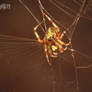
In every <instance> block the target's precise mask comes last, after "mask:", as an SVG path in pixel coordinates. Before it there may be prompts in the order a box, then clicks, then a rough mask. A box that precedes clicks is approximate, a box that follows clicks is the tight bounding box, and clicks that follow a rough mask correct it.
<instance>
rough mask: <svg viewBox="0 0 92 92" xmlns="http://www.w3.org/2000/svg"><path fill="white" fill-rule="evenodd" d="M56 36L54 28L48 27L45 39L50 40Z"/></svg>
mask: <svg viewBox="0 0 92 92" xmlns="http://www.w3.org/2000/svg"><path fill="white" fill-rule="evenodd" d="M56 36H57V34H56V29H55V28H54V27H49V28H48V31H47V35H46V38H47V39H51V38H53V37H54V38H56Z"/></svg>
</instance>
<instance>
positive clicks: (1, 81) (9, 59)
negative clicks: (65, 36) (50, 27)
mask: <svg viewBox="0 0 92 92" xmlns="http://www.w3.org/2000/svg"><path fill="white" fill-rule="evenodd" d="M57 1H59V2H61V3H63V4H65V5H67V6H68V7H70V8H72V9H73V10H74V11H75V12H76V14H77V12H78V9H79V6H80V4H81V0H80V1H79V3H78V2H77V3H76V1H77V0H74V2H73V0H71V1H70V0H57ZM23 2H24V3H25V4H26V5H27V6H28V7H29V8H30V9H31V11H32V12H33V13H34V15H35V16H36V17H37V19H39V20H40V21H41V20H42V15H41V12H40V9H39V4H38V2H37V1H36V0H24V1H23ZM42 3H43V5H44V7H45V8H46V10H47V11H48V12H49V13H50V14H51V15H52V16H53V17H54V18H55V19H56V20H57V21H59V22H60V24H63V25H65V26H68V25H69V24H70V23H72V22H73V19H74V18H71V17H70V16H69V15H67V14H65V13H64V12H62V11H61V10H59V9H58V8H56V7H55V6H54V5H53V4H52V3H51V2H49V0H43V1H42ZM2 4H9V5H10V6H8V9H7V8H6V9H3V8H0V35H8V36H9V35H10V36H16V37H23V38H31V39H36V38H35V35H34V33H33V28H34V27H35V26H36V25H37V22H36V21H35V20H34V18H33V17H32V16H31V15H30V14H29V12H28V11H27V10H26V9H25V8H24V7H23V6H22V5H21V4H20V3H19V1H18V0H0V7H1V5H2ZM56 4H57V3H56ZM57 5H58V4H57ZM58 6H61V5H58ZM91 10H92V8H91V3H90V8H87V13H86V14H85V16H87V14H88V15H89V16H90V17H91V16H92V12H91ZM69 13H71V12H69ZM71 14H73V13H71ZM74 15H75V14H74ZM0 37H1V36H0ZM11 39H12V38H11ZM72 44H73V48H74V49H76V50H78V51H80V52H82V53H84V54H87V55H88V56H90V57H92V20H89V19H87V17H86V18H84V17H82V18H81V19H80V21H79V23H78V26H77V27H76V30H75V32H74V34H73V38H72ZM69 54H70V55H71V53H65V55H64V56H63V55H61V56H60V57H59V58H56V59H55V60H53V61H54V62H52V65H53V66H52V67H50V66H49V65H48V63H47V61H46V58H45V53H44V49H43V47H42V46H40V44H37V43H35V42H28V43H27V42H23V41H18V40H17V41H16V40H15V41H12V40H11V41H9V40H8V37H6V36H4V37H3V38H2V37H1V38H0V92H76V91H75V77H76V76H75V72H74V71H75V70H74V66H73V61H72V60H71V59H68V57H70V56H69ZM62 57H63V58H64V59H65V61H64V60H63V59H62ZM75 57H76V61H77V64H78V65H84V66H87V65H89V64H92V59H90V58H88V57H87V56H83V55H81V54H78V53H75ZM66 61H68V62H66ZM52 68H53V70H52ZM53 80H54V81H53ZM78 81H79V88H80V90H79V92H92V68H89V69H79V70H78ZM53 82H54V83H53ZM54 84H55V85H54ZM53 90H54V91H53Z"/></svg>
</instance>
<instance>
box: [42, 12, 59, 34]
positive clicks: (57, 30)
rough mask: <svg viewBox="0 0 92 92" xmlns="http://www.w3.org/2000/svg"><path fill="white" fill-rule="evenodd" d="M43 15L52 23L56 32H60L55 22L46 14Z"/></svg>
mask: <svg viewBox="0 0 92 92" xmlns="http://www.w3.org/2000/svg"><path fill="white" fill-rule="evenodd" d="M43 15H44V16H45V17H46V18H47V19H48V20H49V21H50V22H51V24H52V25H53V26H54V27H55V28H56V32H59V27H58V26H57V25H56V24H55V22H54V21H53V20H52V19H51V18H50V17H49V16H48V15H47V14H45V13H43Z"/></svg>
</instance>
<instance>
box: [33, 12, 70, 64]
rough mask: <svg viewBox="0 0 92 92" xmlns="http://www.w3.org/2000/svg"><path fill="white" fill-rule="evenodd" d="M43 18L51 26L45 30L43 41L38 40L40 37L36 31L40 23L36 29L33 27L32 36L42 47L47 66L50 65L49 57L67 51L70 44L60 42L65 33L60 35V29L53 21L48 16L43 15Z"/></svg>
mask: <svg viewBox="0 0 92 92" xmlns="http://www.w3.org/2000/svg"><path fill="white" fill-rule="evenodd" d="M43 16H45V17H46V18H47V19H48V20H49V21H50V22H51V24H52V26H51V27H49V28H48V29H47V30H46V34H45V36H44V37H43V39H40V36H39V34H38V33H37V31H36V30H37V29H38V27H39V26H40V25H41V24H42V23H43V21H42V22H41V23H39V24H38V25H37V26H36V27H34V34H35V36H36V38H37V40H38V42H39V43H40V44H43V45H44V50H45V53H46V58H47V61H48V63H49V65H51V61H50V60H49V56H50V57H57V55H58V53H63V52H64V51H65V50H67V46H69V45H70V44H71V43H70V42H68V43H65V42H63V40H62V39H63V37H64V35H65V34H66V31H64V32H62V33H61V31H60V28H59V27H58V26H57V25H56V24H55V23H54V22H53V20H52V19H51V18H50V17H49V16H48V15H46V14H45V13H43Z"/></svg>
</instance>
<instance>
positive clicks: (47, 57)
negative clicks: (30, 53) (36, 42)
mask: <svg viewBox="0 0 92 92" xmlns="http://www.w3.org/2000/svg"><path fill="white" fill-rule="evenodd" d="M44 51H45V55H46V59H47V62H48V64H49V65H50V66H51V62H50V60H49V56H48V49H47V45H46V44H44Z"/></svg>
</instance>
